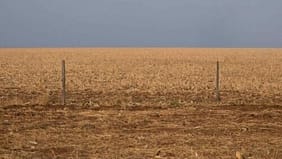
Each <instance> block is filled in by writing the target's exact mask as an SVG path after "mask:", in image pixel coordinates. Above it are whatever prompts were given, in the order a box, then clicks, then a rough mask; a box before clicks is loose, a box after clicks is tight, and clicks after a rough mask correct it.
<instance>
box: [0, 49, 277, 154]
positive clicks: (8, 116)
mask: <svg viewBox="0 0 282 159" xmlns="http://www.w3.org/2000/svg"><path fill="white" fill-rule="evenodd" d="M62 59H65V60H66V67H67V93H68V94H67V97H68V98H67V103H68V104H69V106H67V107H63V106H60V75H61V72H60V71H61V70H60V69H61V68H60V64H61V60H62ZM217 60H219V61H220V63H221V95H222V102H220V103H217V102H215V100H214V99H215V98H214V95H215V94H214V86H215V79H214V78H215V63H216V61H217ZM0 67H1V70H0V104H1V106H0V115H1V116H0V117H1V123H0V133H1V134H3V135H2V136H1V137H0V144H1V146H0V157H2V158H36V157H37V158H235V157H236V151H241V149H245V151H246V157H252V158H258V159H260V158H261V159H263V158H273V159H278V158H281V156H282V154H281V153H282V152H281V151H279V150H281V149H282V142H281V141H282V135H281V133H280V132H282V127H281V124H282V117H281V113H282V109H281V108H282V107H281V106H282V94H281V92H282V91H281V90H282V71H281V68H282V50H281V49H182V48H174V49H168V48H155V49H149V48H147V49H146V48H144V49H132V48H130V49H117V48H112V49H103V48H99V49H0ZM214 106H217V107H214Z"/></svg>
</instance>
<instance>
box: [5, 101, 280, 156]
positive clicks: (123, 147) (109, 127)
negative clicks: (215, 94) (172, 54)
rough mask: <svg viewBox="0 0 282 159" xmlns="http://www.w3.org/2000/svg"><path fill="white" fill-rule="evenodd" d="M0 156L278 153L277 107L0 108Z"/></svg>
mask: <svg viewBox="0 0 282 159" xmlns="http://www.w3.org/2000/svg"><path fill="white" fill-rule="evenodd" d="M0 113H1V123H0V133H1V137H0V145H1V146H0V156H1V158H14V159H15V158H46V159H47V158H58V159H59V158H140V159H141V158H226V159H230V158H235V153H236V151H240V152H242V153H244V154H245V156H247V157H249V158H256V159H265V158H268V159H271V158H275V159H278V158H282V151H281V150H282V133H281V132H282V116H281V114H282V107H281V106H187V107H185V106H181V107H163V106H162V107H157V106H155V107H149V106H147V107H146V106H138V107H127V108H122V107H99V106H97V107H91V106H88V107H78V106H68V107H62V106H8V107H1V108H0Z"/></svg>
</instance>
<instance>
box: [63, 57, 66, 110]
mask: <svg viewBox="0 0 282 159" xmlns="http://www.w3.org/2000/svg"><path fill="white" fill-rule="evenodd" d="M62 104H63V105H66V66H65V60H63V61H62Z"/></svg>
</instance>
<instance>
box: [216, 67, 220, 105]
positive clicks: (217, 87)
mask: <svg viewBox="0 0 282 159" xmlns="http://www.w3.org/2000/svg"><path fill="white" fill-rule="evenodd" d="M216 100H217V101H218V102H219V101H220V91H219V61H217V62H216Z"/></svg>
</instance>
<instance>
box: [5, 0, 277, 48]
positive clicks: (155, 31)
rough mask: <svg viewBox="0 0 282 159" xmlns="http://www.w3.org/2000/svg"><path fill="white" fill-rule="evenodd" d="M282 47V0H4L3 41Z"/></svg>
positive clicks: (43, 44)
mask: <svg viewBox="0 0 282 159" xmlns="http://www.w3.org/2000/svg"><path fill="white" fill-rule="evenodd" d="M116 46H119V47H282V1H281V0H0V47H116Z"/></svg>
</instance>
